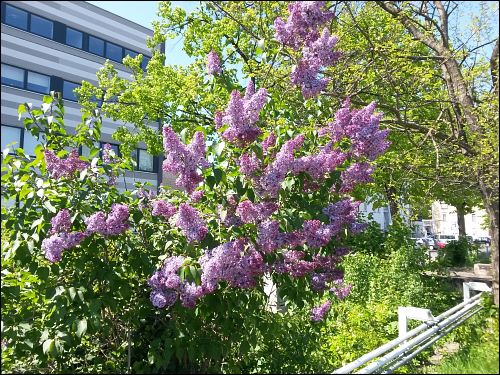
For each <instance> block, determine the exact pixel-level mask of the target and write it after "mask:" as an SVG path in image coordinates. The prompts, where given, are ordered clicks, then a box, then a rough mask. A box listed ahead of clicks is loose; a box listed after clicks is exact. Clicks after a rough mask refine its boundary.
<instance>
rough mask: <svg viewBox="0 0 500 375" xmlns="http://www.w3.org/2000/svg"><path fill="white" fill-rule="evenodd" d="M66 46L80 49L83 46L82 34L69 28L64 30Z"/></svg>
mask: <svg viewBox="0 0 500 375" xmlns="http://www.w3.org/2000/svg"><path fill="white" fill-rule="evenodd" d="M66 44H67V45H68V46H72V47H76V48H82V45H83V33H81V32H80V31H77V30H73V29H71V28H69V27H67V28H66Z"/></svg>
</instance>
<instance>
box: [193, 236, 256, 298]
mask: <svg viewBox="0 0 500 375" xmlns="http://www.w3.org/2000/svg"><path fill="white" fill-rule="evenodd" d="M199 263H200V265H201V267H202V270H203V273H202V275H201V285H202V287H203V289H204V290H205V291H207V293H213V292H214V291H215V290H216V289H217V284H218V283H219V281H222V280H224V281H227V282H228V283H229V284H230V285H231V286H232V287H238V288H251V287H254V286H255V285H256V279H255V277H256V276H261V275H262V274H263V272H264V261H263V258H262V255H261V254H260V253H258V252H257V251H256V250H255V248H254V247H253V246H252V245H250V244H248V241H247V240H246V239H244V238H240V239H237V240H235V241H231V242H228V243H225V244H222V245H220V246H218V247H216V248H214V249H212V250H210V251H207V252H206V253H205V254H204V255H203V256H202V257H201V258H200V260H199Z"/></svg>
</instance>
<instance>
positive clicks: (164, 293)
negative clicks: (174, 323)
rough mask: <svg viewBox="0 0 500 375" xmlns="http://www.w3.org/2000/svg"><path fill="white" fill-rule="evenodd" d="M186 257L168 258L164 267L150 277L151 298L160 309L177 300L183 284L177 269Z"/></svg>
mask: <svg viewBox="0 0 500 375" xmlns="http://www.w3.org/2000/svg"><path fill="white" fill-rule="evenodd" d="M185 259H186V258H184V257H183V256H173V257H170V258H167V259H166V260H165V262H164V264H163V267H162V268H160V269H159V270H158V271H156V272H155V273H154V274H153V275H152V276H151V277H150V278H149V279H148V285H149V286H150V287H151V288H152V289H153V291H152V292H151V295H150V300H151V302H152V303H153V306H154V307H157V308H160V309H162V308H164V307H170V306H172V305H173V304H174V303H175V301H177V297H178V290H179V289H180V286H181V279H180V277H179V275H178V274H177V271H178V270H179V268H180V267H181V266H182V264H183V263H184V261H185Z"/></svg>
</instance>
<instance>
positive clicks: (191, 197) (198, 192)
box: [189, 190, 205, 203]
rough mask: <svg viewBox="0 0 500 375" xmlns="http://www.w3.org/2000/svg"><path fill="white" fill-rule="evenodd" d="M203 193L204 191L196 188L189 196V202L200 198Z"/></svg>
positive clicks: (194, 201) (195, 201) (197, 200)
mask: <svg viewBox="0 0 500 375" xmlns="http://www.w3.org/2000/svg"><path fill="white" fill-rule="evenodd" d="M204 195H205V192H204V191H203V190H198V191H195V192H193V193H192V194H191V196H190V197H189V198H190V199H191V202H193V203H197V202H199V201H200V200H201V198H203V196H204Z"/></svg>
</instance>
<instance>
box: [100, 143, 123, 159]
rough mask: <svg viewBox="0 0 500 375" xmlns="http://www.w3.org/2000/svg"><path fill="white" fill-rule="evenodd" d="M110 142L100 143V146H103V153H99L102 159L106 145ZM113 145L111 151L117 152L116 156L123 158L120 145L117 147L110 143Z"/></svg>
mask: <svg viewBox="0 0 500 375" xmlns="http://www.w3.org/2000/svg"><path fill="white" fill-rule="evenodd" d="M107 143H109V142H100V145H101V152H100V153H99V156H100V157H101V158H102V152H103V150H104V145H105V144H107ZM110 145H111V149H112V150H113V151H114V152H115V155H116V156H121V154H120V147H119V146H118V145H115V144H113V143H110Z"/></svg>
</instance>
